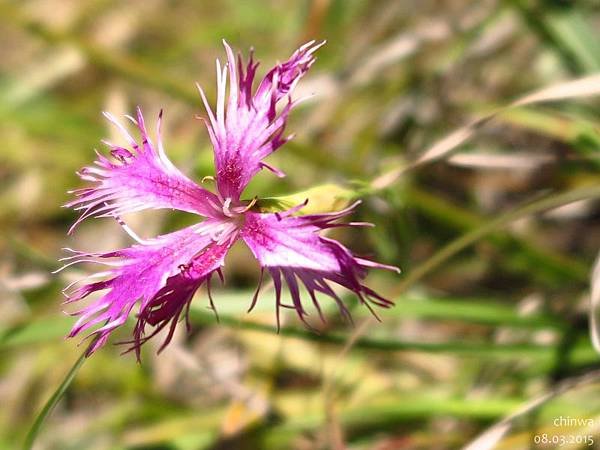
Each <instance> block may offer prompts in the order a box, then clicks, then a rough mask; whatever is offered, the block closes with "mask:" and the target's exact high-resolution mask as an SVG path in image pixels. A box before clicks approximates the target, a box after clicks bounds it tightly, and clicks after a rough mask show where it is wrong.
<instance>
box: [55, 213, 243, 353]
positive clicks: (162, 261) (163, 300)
mask: <svg viewBox="0 0 600 450" xmlns="http://www.w3.org/2000/svg"><path fill="white" fill-rule="evenodd" d="M236 238H237V231H235V228H233V227H231V226H230V224H229V223H227V222H221V221H218V220H213V219H208V220H206V221H205V222H202V223H200V224H198V225H194V226H191V227H188V228H185V229H183V230H180V231H177V232H174V233H170V234H166V235H163V236H159V237H157V238H155V239H152V240H149V241H144V243H142V244H137V245H133V246H132V247H129V248H125V249H121V250H116V251H113V252H106V253H83V252H75V256H73V257H71V258H72V259H73V261H71V262H70V263H69V264H74V263H79V262H95V263H98V264H103V265H106V266H107V268H108V270H106V271H104V272H100V273H98V274H96V275H92V277H88V278H94V277H96V278H98V277H101V278H104V279H102V280H101V281H97V282H94V283H88V284H84V285H82V286H80V287H78V288H71V289H70V290H71V292H67V293H66V296H67V302H66V303H70V302H76V301H79V300H81V299H83V298H85V297H87V296H88V295H90V294H91V293H93V292H97V291H105V292H104V294H103V295H102V296H101V297H100V298H99V299H98V300H96V301H95V302H94V303H92V304H90V305H89V306H86V307H85V308H83V309H82V310H81V311H78V312H76V313H74V314H75V315H79V316H80V317H79V320H78V321H77V323H75V325H74V327H73V329H72V330H71V332H70V334H69V337H73V336H76V335H78V334H79V333H81V332H83V331H85V330H88V329H90V328H93V327H94V326H96V325H99V324H101V326H100V328H97V329H95V330H94V331H93V332H92V333H91V334H92V335H95V336H97V340H96V341H94V344H93V345H92V346H91V347H90V348H89V349H88V354H91V353H93V352H94V351H95V350H97V349H98V348H100V347H101V346H102V345H104V344H105V343H106V341H107V339H108V337H109V335H110V333H111V332H112V331H113V330H114V329H115V328H117V327H119V326H120V325H122V324H124V323H125V321H126V320H127V318H128V316H129V314H130V312H131V310H132V309H133V308H134V306H135V304H136V303H137V302H138V301H139V302H140V313H139V319H138V324H137V325H136V329H135V332H134V340H133V341H132V343H133V344H134V345H133V347H134V348H135V349H136V351H137V352H139V347H140V345H141V344H142V343H143V342H145V341H146V340H147V339H148V338H149V337H151V336H152V335H154V333H153V334H151V335H150V336H148V337H145V336H144V331H145V326H146V325H147V324H148V325H151V326H154V327H156V329H157V330H158V331H159V330H160V329H162V328H164V326H166V325H167V324H168V323H170V322H171V330H170V333H169V336H168V337H167V342H168V340H170V337H171V336H172V333H173V331H174V327H175V324H176V323H177V320H178V318H179V316H180V313H181V311H182V310H183V308H184V307H185V306H186V305H187V304H189V302H190V300H191V298H192V296H193V294H194V293H195V292H196V290H197V289H198V288H199V287H200V285H201V284H202V283H203V282H204V281H206V280H207V279H208V278H209V277H210V276H211V274H212V273H213V272H214V271H215V270H218V269H219V268H220V267H221V266H222V265H223V258H224V257H225V254H226V253H227V251H228V250H229V248H230V247H231V245H232V244H233V242H234V241H235V239H236ZM82 281H83V280H82Z"/></svg>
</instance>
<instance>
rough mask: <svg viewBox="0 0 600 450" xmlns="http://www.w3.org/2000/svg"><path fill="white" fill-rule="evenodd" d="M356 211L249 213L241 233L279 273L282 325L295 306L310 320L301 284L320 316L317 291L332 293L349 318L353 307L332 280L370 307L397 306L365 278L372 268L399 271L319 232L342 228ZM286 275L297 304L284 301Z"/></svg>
mask: <svg viewBox="0 0 600 450" xmlns="http://www.w3.org/2000/svg"><path fill="white" fill-rule="evenodd" d="M351 210H352V207H351V208H348V209H346V210H344V211H340V212H338V213H331V214H314V215H307V216H299V217H292V216H290V215H287V214H285V213H284V214H258V213H247V214H246V222H245V225H244V228H243V229H242V231H241V237H242V238H243V240H244V241H245V242H246V244H247V245H248V247H250V250H251V251H252V253H253V254H254V256H255V257H256V259H258V261H259V263H260V265H261V267H263V268H266V269H268V270H269V272H270V273H271V276H272V277H273V281H274V286H275V295H276V304H277V319H278V324H279V307H280V306H283V307H289V308H293V309H295V310H296V312H297V313H298V316H299V317H300V319H301V320H302V321H305V316H306V312H305V309H304V307H303V305H302V300H301V298H300V291H299V282H300V283H302V284H303V285H304V287H305V288H306V290H307V292H308V294H309V296H310V297H311V300H312V302H313V303H314V306H315V307H316V309H317V311H318V312H319V314H321V310H320V308H319V304H318V302H317V299H316V295H315V294H316V293H321V294H324V295H326V296H329V297H331V298H332V299H333V300H334V301H335V302H336V303H337V304H338V306H339V308H340V311H341V312H342V314H344V315H345V316H346V317H347V318H349V313H348V310H347V308H346V307H345V306H344V303H343V302H342V300H341V299H340V298H339V297H338V296H337V294H336V293H335V292H334V291H333V289H332V288H331V286H330V285H329V284H328V282H333V283H336V284H338V285H340V286H343V287H345V288H346V289H348V290H350V291H352V292H354V293H355V294H356V295H357V297H358V298H359V299H360V301H361V303H363V304H364V305H366V306H367V307H369V309H371V307H370V304H373V305H376V306H380V307H384V308H387V307H390V306H392V304H393V303H392V302H391V301H389V300H387V299H385V298H383V297H382V296H380V295H379V294H377V293H376V292H375V291H373V290H372V289H370V288H369V287H367V286H365V285H364V284H363V283H362V280H363V279H364V278H365V276H366V274H367V269H369V268H381V269H388V270H398V269H396V268H395V267H392V266H387V265H383V264H378V263H375V262H372V261H368V260H365V259H361V258H357V257H355V256H353V255H352V253H351V252H350V251H349V250H348V249H347V248H346V247H344V246H343V245H342V244H340V243H339V242H337V241H335V240H333V239H329V238H325V237H322V236H319V234H318V232H319V231H321V230H323V229H326V228H331V227H335V226H340V224H337V223H335V221H336V220H338V219H340V218H341V217H343V216H345V215H347V214H349V213H350V212H351ZM347 225H348V226H352V224H347ZM282 275H283V280H284V281H285V282H286V284H287V285H288V288H289V291H290V294H291V298H292V302H293V304H292V305H283V304H281V289H282V277H281V276H282ZM371 311H372V310H371ZM321 317H322V316H321Z"/></svg>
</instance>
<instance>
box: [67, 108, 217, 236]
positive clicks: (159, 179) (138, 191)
mask: <svg viewBox="0 0 600 450" xmlns="http://www.w3.org/2000/svg"><path fill="white" fill-rule="evenodd" d="M105 115H106V117H107V118H108V119H109V120H110V121H111V122H112V123H113V124H114V125H115V126H117V127H118V128H119V130H121V132H122V133H123V134H124V136H125V137H126V139H127V141H128V142H129V145H130V146H131V148H130V149H125V148H122V147H118V146H116V145H112V144H108V145H109V146H110V149H111V155H112V156H113V158H114V160H111V159H109V158H107V157H105V156H103V155H100V154H98V159H97V160H96V161H95V164H96V166H91V167H84V168H83V169H81V171H80V172H79V175H80V176H81V178H82V179H83V180H86V181H90V182H92V183H93V185H92V186H91V187H87V188H83V189H77V190H75V191H73V192H74V194H75V196H76V197H77V198H76V199H75V200H73V201H71V202H69V203H67V204H66V205H65V206H67V207H71V208H74V209H75V210H78V211H79V210H81V211H83V213H82V215H81V216H80V217H79V219H78V220H77V222H75V224H74V225H73V227H71V230H70V231H72V230H73V228H74V227H75V226H76V225H77V224H78V223H79V222H81V221H82V220H84V219H85V218H87V217H116V216H119V215H122V214H125V213H130V212H134V211H141V210H144V209H149V208H173V209H179V210H182V211H188V212H192V213H196V214H200V215H202V216H205V217H219V216H220V212H219V211H220V208H219V201H218V198H217V196H216V195H215V194H213V193H211V192H210V191H208V190H206V189H204V188H202V187H200V186H198V185H197V184H195V183H194V182H193V181H191V180H190V179H189V178H187V177H186V176H185V175H183V174H182V173H181V172H180V171H179V170H178V169H177V168H176V167H175V166H174V165H173V164H172V163H171V161H169V159H168V158H167V156H166V154H165V152H164V149H163V146H162V142H161V136H160V123H161V120H162V112H161V115H159V119H158V126H157V129H158V131H157V141H158V144H157V145H156V146H155V145H154V144H153V143H152V142H151V141H150V138H149V136H148V132H147V130H146V127H145V124H144V118H143V117H142V112H141V111H140V109H139V108H138V110H137V120H136V121H135V124H136V125H137V127H138V128H139V131H140V135H141V143H138V142H136V140H135V139H134V138H133V137H132V136H131V135H130V134H129V133H128V132H127V130H126V129H125V128H124V127H123V126H122V125H121V124H120V123H118V122H117V121H116V119H115V118H114V117H113V116H112V115H110V114H108V113H106V114H105ZM132 120H133V119H132Z"/></svg>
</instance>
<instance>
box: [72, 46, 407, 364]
mask: <svg viewBox="0 0 600 450" xmlns="http://www.w3.org/2000/svg"><path fill="white" fill-rule="evenodd" d="M321 45H322V44H316V45H315V43H314V41H313V42H309V43H307V44H305V45H303V46H302V47H300V48H299V49H298V50H297V51H296V52H295V53H294V54H293V55H292V56H291V57H290V59H288V60H287V61H286V62H284V63H280V64H277V65H276V66H275V67H274V68H272V69H271V70H270V71H269V72H268V73H267V74H266V75H265V77H264V78H263V79H262V81H261V82H260V84H258V87H256V89H253V82H254V78H255V73H256V69H257V67H258V63H255V62H254V61H253V59H252V55H251V56H250V58H249V62H248V63H247V64H246V65H245V66H244V63H243V61H242V58H241V56H238V57H237V60H236V59H235V58H234V55H233V51H232V50H231V48H230V47H229V45H227V43H225V50H226V53H227V64H226V65H224V66H223V67H221V65H220V64H219V61H217V105H216V110H215V111H213V110H212V109H211V107H210V106H209V104H208V101H207V100H206V96H205V95H204V92H203V91H202V89H201V88H200V87H198V88H199V90H200V95H201V97H202V100H203V102H204V106H205V108H206V111H207V115H208V118H207V120H205V123H206V127H207V129H208V134H209V136H210V140H211V142H212V145H213V147H214V161H215V168H216V176H215V177H214V181H215V185H216V192H211V191H209V190H207V189H205V188H204V187H202V186H199V185H198V184H196V183H194V182H193V181H192V180H190V179H189V178H188V177H187V176H185V175H184V174H183V173H182V172H181V171H179V170H178V169H177V168H176V167H175V166H174V165H173V164H172V163H171V161H170V160H169V159H168V158H167V156H166V154H165V150H164V148H163V144H162V141H161V122H162V111H161V113H160V114H159V116H158V122H157V132H156V144H154V143H153V142H152V141H151V140H150V137H149V135H148V131H147V128H146V125H145V123H144V118H143V116H142V112H141V110H140V109H139V108H138V109H137V118H133V117H129V116H127V118H128V119H129V120H131V121H132V122H133V123H134V124H135V126H136V127H137V128H138V129H139V134H140V140H139V141H138V140H136V139H134V138H133V137H132V136H131V134H129V132H128V131H127V129H126V128H125V127H124V126H123V125H122V124H120V123H119V122H118V121H117V120H116V119H115V118H114V117H113V116H112V115H111V114H109V113H105V114H104V115H105V116H106V117H107V119H108V120H109V121H110V122H112V123H113V124H114V125H115V126H116V127H117V128H118V129H119V130H120V131H121V132H122V133H123V135H124V136H125V138H126V140H127V142H128V147H129V148H124V147H120V146H117V145H114V144H111V143H109V142H105V144H107V145H108V147H109V148H110V154H111V156H112V158H108V157H105V156H103V155H101V154H99V153H98V158H97V160H96V161H95V165H94V166H90V167H84V168H83V169H81V170H80V171H79V172H78V174H79V175H80V177H81V178H82V179H83V180H85V181H88V182H90V183H91V185H90V186H89V187H85V188H82V189H77V190H75V191H72V193H74V195H75V197H76V198H75V199H74V200H73V201H71V202H69V203H68V204H67V205H65V206H67V207H71V208H74V209H75V210H78V211H82V213H81V216H80V217H79V219H78V220H77V221H76V222H75V224H74V225H73V226H72V227H71V229H70V230H69V233H71V232H72V231H73V229H74V228H75V227H76V226H77V224H79V223H80V222H81V221H82V220H84V219H86V218H89V217H112V218H114V219H116V220H117V221H118V222H119V223H120V224H121V225H122V227H123V229H124V230H125V231H126V232H127V233H128V234H129V235H130V236H131V237H132V238H133V239H135V240H136V241H137V243H136V244H134V245H132V246H131V247H128V248H122V249H119V250H114V251H110V252H105V253H90V252H81V251H76V250H71V249H66V250H67V251H69V252H71V253H72V255H71V256H69V257H67V258H64V260H67V263H66V264H65V266H63V268H64V267H67V266H70V265H72V264H77V263H82V262H92V263H97V264H100V265H103V266H105V267H106V270H103V271H101V272H98V273H95V274H93V275H90V276H89V277H86V278H85V279H83V280H79V281H77V282H75V283H72V284H71V285H69V286H67V288H65V290H64V293H65V295H66V297H67V300H66V303H70V302H77V301H79V300H81V299H83V298H85V297H87V296H88V295H90V294H92V293H94V292H99V291H101V292H102V294H101V296H100V297H99V298H98V299H97V300H96V301H94V302H93V303H91V304H90V305H88V306H86V307H84V308H83V309H81V310H80V311H77V312H74V313H72V314H74V315H78V316H79V319H78V320H77V322H76V323H75V325H74V326H73V329H72V330H71V332H70V334H69V337H73V336H76V335H78V334H79V333H82V332H84V331H86V330H90V329H93V328H94V327H96V329H95V330H93V331H92V332H91V333H90V335H93V336H95V340H94V341H93V342H92V344H91V345H90V346H89V348H88V350H87V354H88V355H90V354H92V353H93V352H95V351H96V350H97V349H98V348H100V347H101V346H103V345H104V344H105V343H106V341H107V339H108V337H109V336H110V334H111V333H112V331H113V330H115V329H116V328H117V327H119V326H121V325H123V324H124V323H125V321H126V320H127V318H128V316H129V315H130V313H131V311H132V310H133V309H134V308H135V307H136V304H138V302H139V310H138V312H137V323H136V325H135V328H134V332H133V339H132V340H131V341H129V344H131V347H130V349H131V350H135V351H136V353H137V355H138V358H139V352H140V346H141V345H142V344H143V343H144V342H146V341H147V340H148V339H150V338H151V337H152V336H154V335H156V334H157V333H158V332H159V331H160V330H162V329H164V328H165V327H167V326H168V333H167V336H166V338H165V340H164V343H163V345H162V347H161V349H162V348H164V347H165V346H166V345H167V344H168V343H169V341H170V340H171V338H172V336H173V333H174V331H175V327H176V325H177V323H178V321H179V319H180V318H181V316H182V314H183V315H185V316H186V323H187V315H188V312H189V307H190V302H191V301H192V297H193V296H194V294H195V292H196V291H197V290H198V288H199V287H200V286H201V285H202V284H205V283H206V285H207V292H208V296H209V300H210V304H211V305H212V306H213V307H214V304H213V300H212V297H211V295H210V280H211V277H212V276H213V275H214V274H215V273H216V274H218V275H219V277H221V279H222V273H221V268H222V267H223V265H224V258H225V256H226V255H227V253H228V251H229V249H230V248H231V246H232V245H233V244H234V243H235V242H236V241H237V240H239V239H241V240H243V241H244V242H245V243H246V245H247V246H248V247H249V248H250V250H251V251H252V253H253V255H254V256H255V257H256V259H257V260H258V262H259V264H260V268H261V276H260V281H259V284H258V287H257V289H256V293H255V295H254V298H253V299H252V303H251V306H250V310H251V309H252V308H253V307H254V305H255V304H256V301H257V298H258V293H259V290H260V285H261V283H262V279H263V273H264V271H265V269H266V270H268V272H269V273H270V275H271V277H272V279H273V286H274V290H275V304H276V317H277V327H278V329H279V311H280V308H281V307H287V308H292V309H294V310H295V311H296V313H297V314H298V316H299V317H300V319H301V320H302V321H303V322H304V323H306V321H305V316H306V314H307V313H306V310H305V308H304V306H303V303H302V299H301V296H300V284H302V285H304V288H305V289H306V292H307V293H308V295H309V296H310V298H311V301H312V302H313V304H314V306H315V308H316V310H317V311H318V313H319V314H320V315H321V318H322V319H323V316H322V313H321V309H320V307H319V303H318V301H317V294H323V295H324V296H328V297H331V298H332V299H333V300H334V301H335V302H336V303H337V305H338V306H339V308H340V310H341V312H342V313H343V314H344V315H345V316H348V310H347V308H346V307H345V306H344V303H343V302H342V300H341V299H340V298H339V296H338V295H337V294H336V292H335V291H334V290H333V288H332V287H331V286H330V284H329V283H330V282H333V283H335V284H338V285H340V286H343V287H344V288H346V289H348V290H350V291H352V292H353V293H354V294H356V296H357V297H358V299H359V300H360V302H361V303H363V304H365V305H367V306H369V308H371V307H370V305H369V303H372V304H374V305H377V306H380V307H389V306H391V305H392V303H391V302H390V301H389V300H387V299H385V298H383V297H382V296H380V295H379V294H377V293H376V292H374V291H373V290H372V289H370V288H368V287H367V286H365V285H364V284H363V282H362V280H363V279H364V277H365V276H366V272H367V269H369V268H381V269H390V270H397V269H396V268H394V267H391V266H387V265H383V264H379V263H376V262H373V261H370V260H367V259H363V258H359V257H356V256H354V255H353V254H352V253H351V252H350V251H349V250H348V249H347V248H346V247H344V246H343V245H342V244H340V243H339V242H337V241H335V240H333V239H330V238H327V237H324V236H322V235H320V234H319V232H321V231H322V230H326V229H328V228H332V227H338V226H359V225H365V224H363V223H347V224H340V223H338V220H339V219H342V218H343V217H345V216H347V215H349V214H350V213H351V212H352V210H353V209H354V207H355V206H356V204H354V205H352V206H350V207H349V208H346V209H344V210H342V211H338V212H332V213H327V214H311V215H296V213H297V212H298V210H300V209H301V208H302V206H304V205H299V206H298V207H295V208H292V209H291V210H288V211H284V212H281V213H264V212H260V211H257V210H256V209H255V208H253V206H254V202H255V201H256V200H254V201H244V200H241V199H240V196H241V194H242V192H243V191H244V188H245V187H246V186H247V185H248V183H249V182H250V180H251V179H252V177H253V176H254V175H255V174H256V173H257V172H259V171H260V170H261V169H262V168H267V169H269V170H271V171H273V172H274V173H275V174H277V175H278V176H283V174H282V173H281V172H280V171H279V170H278V169H276V168H274V167H272V166H270V165H269V164H267V163H266V162H264V159H265V158H266V157H267V156H268V155H270V154H271V153H273V152H274V151H275V150H277V149H278V148H279V147H281V146H282V145H283V144H285V142H287V141H288V140H289V139H290V138H291V136H285V137H284V134H283V133H284V128H285V125H286V121H287V118H288V115H289V113H290V111H291V110H292V108H294V106H295V105H296V104H297V103H298V102H297V101H292V99H291V94H292V91H293V90H294V87H295V86H296V83H297V82H298V81H299V80H300V78H302V76H303V75H304V74H305V73H306V72H307V71H308V69H309V68H310V66H311V65H312V64H313V63H314V61H315V58H314V52H315V51H316V50H317V49H318V48H319V47H320V46H321ZM228 78H229V90H228V95H226V90H227V79H228ZM281 103H284V104H283V105H281ZM158 208H172V209H178V210H181V211H186V212H190V213H194V214H197V215H198V216H200V217H202V218H203V220H202V221H200V222H199V223H197V224H195V225H192V226H189V227H187V228H184V229H181V230H179V231H175V232H173V233H169V234H165V235H162V236H158V237H156V238H153V239H140V238H139V237H138V236H137V235H136V234H135V233H134V232H133V231H132V230H131V229H130V228H129V227H128V226H127V225H126V224H125V223H124V222H123V220H122V219H121V216H122V215H123V214H127V213H132V212H135V211H141V210H145V209H158ZM284 283H285V284H286V285H287V287H288V289H289V292H290V297H291V301H292V304H291V305H287V304H284V303H282V300H281V296H282V289H283V284H284ZM188 326H189V325H188ZM147 328H150V330H149V332H147Z"/></svg>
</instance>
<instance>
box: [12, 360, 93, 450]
mask: <svg viewBox="0 0 600 450" xmlns="http://www.w3.org/2000/svg"><path fill="white" fill-rule="evenodd" d="M85 359H86V357H85V351H84V352H83V353H82V354H81V356H80V357H79V359H77V361H75V364H73V367H71V370H69V372H68V373H67V376H66V377H65V379H64V380H63V381H62V383H60V386H58V388H57V389H56V391H55V392H54V394H52V397H50V398H49V399H48V401H47V402H46V404H45V405H44V407H43V408H42V410H41V411H40V412H39V414H38V415H37V417H36V418H35V422H33V425H32V426H31V428H30V429H29V432H28V433H27V436H26V438H25V443H24V444H23V449H24V450H29V449H31V448H32V447H33V444H34V442H35V439H36V438H37V436H38V434H39V432H40V430H41V428H42V425H43V424H44V422H45V420H46V418H47V417H48V416H49V415H50V413H51V412H52V410H53V409H54V407H55V406H56V405H57V404H58V402H59V401H60V399H61V398H62V397H63V395H65V392H67V389H68V388H69V386H70V385H71V383H72V381H73V379H74V378H75V375H77V372H78V371H79V369H80V368H81V366H82V365H83V363H84V361H85Z"/></svg>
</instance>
